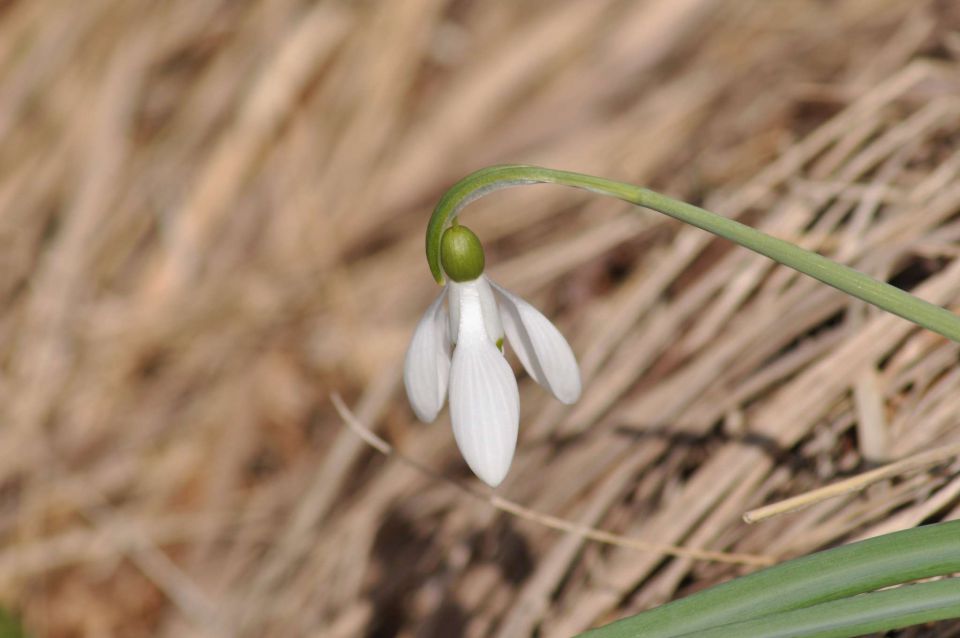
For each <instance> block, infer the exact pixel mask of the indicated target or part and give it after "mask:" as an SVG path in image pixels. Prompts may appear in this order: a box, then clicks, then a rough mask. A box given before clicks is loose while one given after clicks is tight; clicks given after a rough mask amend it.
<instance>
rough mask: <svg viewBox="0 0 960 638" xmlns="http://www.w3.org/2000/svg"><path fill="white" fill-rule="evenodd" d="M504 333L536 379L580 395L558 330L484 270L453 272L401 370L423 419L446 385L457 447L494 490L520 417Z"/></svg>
mask: <svg viewBox="0 0 960 638" xmlns="http://www.w3.org/2000/svg"><path fill="white" fill-rule="evenodd" d="M461 228H462V227H461ZM480 264H481V265H480V270H481V272H482V260H481V262H480ZM444 301H446V302H447V305H446V307H445V306H444ZM504 333H505V334H506V339H507V341H508V342H509V343H510V345H511V346H512V347H513V349H514V351H515V352H516V353H517V356H518V357H519V359H520V362H521V363H522V364H523V367H524V368H525V369H526V370H527V372H528V373H529V374H530V376H531V377H533V378H534V379H535V380H536V381H537V383H539V384H540V385H542V386H543V387H545V388H546V389H548V390H550V392H552V393H553V395H554V396H556V397H557V399H559V400H560V401H562V402H563V403H568V404H569V403H573V402H574V401H576V400H577V399H578V398H579V397H580V371H579V369H578V368H577V361H576V359H575V358H574V356H573V351H572V350H571V349H570V346H569V345H568V344H567V342H566V340H565V339H564V338H563V335H561V334H560V331H559V330H557V329H556V327H555V326H554V325H553V324H552V323H550V320H548V319H547V318H546V317H544V316H543V315H542V314H541V313H540V312H539V311H538V310H537V309H536V308H534V307H533V306H531V305H530V304H528V303H527V302H525V301H524V300H522V299H520V298H519V297H517V296H515V295H513V294H511V293H509V292H507V291H506V290H504V289H503V288H501V287H500V286H498V285H497V284H495V283H494V282H492V281H490V280H489V279H488V278H487V277H486V275H483V274H480V275H479V276H477V277H476V278H474V279H471V280H468V281H460V282H459V283H458V282H457V281H454V280H453V279H452V278H449V277H448V280H447V284H446V285H445V286H444V289H443V291H442V292H441V293H440V296H439V297H437V299H436V301H434V302H433V303H432V304H431V305H430V307H429V308H428V309H427V312H426V314H425V315H424V316H423V318H422V319H421V320H420V323H419V324H417V328H416V330H415V331H414V334H413V339H412V341H411V342H410V348H409V350H407V356H406V361H405V362H404V370H403V380H404V384H405V385H406V388H407V396H408V397H409V398H410V404H411V405H412V406H413V410H414V412H416V414H417V417H419V418H420V420H422V421H427V422H429V421H433V420H434V419H435V418H436V417H437V413H439V412H440V409H441V408H442V407H443V403H444V400H445V398H446V395H447V387H448V384H449V391H450V420H451V422H452V423H453V434H454V437H455V438H456V441H457V446H458V447H459V448H460V452H461V453H462V454H463V457H464V459H466V461H467V465H469V466H470V469H471V470H473V472H474V473H475V474H476V475H477V476H478V477H480V478H481V479H482V480H483V481H484V482H486V483H487V484H489V485H490V486H492V487H496V486H497V485H499V484H500V482H501V481H503V479H504V477H505V476H506V474H507V470H509V469H510V462H511V461H512V460H513V452H514V449H515V448H516V444H517V428H518V424H519V420H520V396H519V393H518V392H517V380H516V378H514V376H513V371H512V370H511V368H510V365H509V364H508V363H507V361H506V359H505V358H504V356H503V353H502V347H503V339H504ZM451 349H452V351H453V354H452V357H451Z"/></svg>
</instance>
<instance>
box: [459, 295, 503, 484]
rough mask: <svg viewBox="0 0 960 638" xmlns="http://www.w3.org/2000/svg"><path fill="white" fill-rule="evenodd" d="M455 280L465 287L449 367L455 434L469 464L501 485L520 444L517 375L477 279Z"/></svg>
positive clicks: (488, 479)
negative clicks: (495, 335)
mask: <svg viewBox="0 0 960 638" xmlns="http://www.w3.org/2000/svg"><path fill="white" fill-rule="evenodd" d="M454 285H456V286H459V287H460V290H459V295H458V296H459V299H460V326H459V336H458V338H457V347H456V350H454V353H453V366H452V367H451V369H450V420H451V422H452V423H453V435H454V438H455V439H456V440H457V446H458V447H459V448H460V452H461V453H462V454H463V458H464V459H465V460H466V461H467V465H469V466H470V469H471V470H473V472H474V473H475V474H476V475H477V476H479V477H480V478H481V479H482V480H483V481H484V482H485V483H487V484H488V485H490V486H491V487H496V486H497V485H499V484H500V483H501V482H502V481H503V479H504V477H506V475H507V470H509V469H510V463H511V462H512V461H513V452H514V450H515V449H516V446H517V429H518V426H519V423H520V395H519V393H518V392H517V380H516V378H514V376H513V371H512V370H511V369H510V365H509V364H507V361H506V359H504V358H503V355H502V354H501V353H500V351H499V350H497V347H496V346H495V345H494V343H493V342H492V341H491V340H490V337H489V336H488V335H487V328H486V326H485V325H484V318H483V310H482V305H481V301H480V291H479V289H478V286H477V285H476V282H467V283H463V284H454Z"/></svg>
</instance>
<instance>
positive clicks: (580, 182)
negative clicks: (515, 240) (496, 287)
mask: <svg viewBox="0 0 960 638" xmlns="http://www.w3.org/2000/svg"><path fill="white" fill-rule="evenodd" d="M537 183H549V184H560V185H563V186H573V187H576V188H582V189H585V190H588V191H591V192H594V193H599V194H601V195H607V196H609V197H616V198H617V199H622V200H624V201H626V202H630V203H631V204H636V205H637V206H643V207H645V208H650V209H652V210H655V211H658V212H660V213H663V214H665V215H669V216H670V217H673V218H674V219H678V220H680V221H682V222H686V223H688V224H692V225H694V226H696V227H698V228H702V229H703V230H706V231H709V232H711V233H713V234H715V235H718V236H720V237H723V238H725V239H729V240H730V241H733V242H736V243H737V244H740V245H741V246H743V247H745V248H749V249H750V250H753V251H755V252H758V253H760V254H761V255H766V256H767V257H770V258H771V259H773V260H775V261H778V262H780V263H781V264H784V265H786V266H789V267H791V268H793V269H795V270H797V271H799V272H802V273H804V274H805V275H809V276H811V277H813V278H815V279H818V280H820V281H822V282H823V283H825V284H828V285H830V286H833V287H834V288H837V289H838V290H842V291H843V292H845V293H847V294H849V295H852V296H854V297H856V298H857V299H862V300H863V301H866V302H867V303H870V304H873V305H874V306H877V307H878V308H882V309H883V310H886V311H887V312H891V313H893V314H895V315H898V316H900V317H903V318H904V319H907V320H908V321H912V322H913V323H916V324H918V325H920V326H923V327H924V328H927V329H928V330H932V331H933V332H936V333H937V334H941V335H943V336H944V337H947V338H948V339H952V340H953V341H957V342H960V317H957V316H956V315H954V314H953V313H952V312H950V311H949V310H946V309H944V308H941V307H940V306H937V305H934V304H932V303H929V302H926V301H924V300H922V299H919V298H918V297H914V296H913V295H911V294H910V293H907V292H904V291H903V290H900V289H899V288H896V287H894V286H891V285H890V284H887V283H884V282H881V281H877V280H876V279H873V278H872V277H868V276H867V275H865V274H863V273H861V272H859V271H857V270H854V269H852V268H850V267H848V266H844V265H842V264H838V263H836V262H834V261H832V260H830V259H827V258H826V257H824V256H822V255H818V254H817V253H814V252H811V251H809V250H804V249H803V248H800V247H799V246H795V245H794V244H791V243H790V242H787V241H783V240H782V239H777V238H776V237H771V236H770V235H766V234H764V233H761V232H760V231H758V230H755V229H753V228H750V227H749V226H745V225H743V224H741V223H739V222H737V221H734V220H732V219H728V218H726V217H722V216H720V215H717V214H716V213H711V212H709V211H706V210H704V209H702V208H698V207H697V206H693V205H692V204H686V203H684V202H681V201H677V200H675V199H671V198H670V197H667V196H666V195H661V194H660V193H656V192H654V191H651V190H649V189H647V188H642V187H640V186H633V185H631V184H624V183H622V182H616V181H613V180H608V179H603V178H601V177H593V176H590V175H583V174H581V173H571V172H568V171H557V170H552V169H549V168H540V167H537V166H523V165H505V166H492V167H490V168H485V169H481V170H479V171H476V172H475V173H471V174H470V175H468V176H467V177H465V178H463V179H462V180H460V181H459V182H457V183H456V184H454V185H453V186H452V187H451V188H450V190H448V191H447V192H446V193H445V194H444V195H443V197H442V198H441V199H440V202H439V203H438V204H437V207H436V208H435V209H434V211H433V216H432V217H431V218H430V223H429V224H428V225H427V238H426V242H427V246H426V249H427V262H428V263H429V265H430V272H431V273H433V277H434V279H436V280H437V283H443V270H442V269H441V267H440V237H441V236H442V235H443V231H444V229H445V228H446V227H447V225H448V224H450V223H452V222H453V220H454V219H455V218H456V216H457V214H458V213H459V212H460V210H461V209H462V208H463V207H464V206H466V205H467V204H469V203H470V202H472V201H474V200H476V199H479V198H480V197H482V196H484V195H486V194H487V193H490V192H492V191H495V190H500V189H502V188H508V187H510V186H519V185H523V184H537Z"/></svg>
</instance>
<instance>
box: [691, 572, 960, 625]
mask: <svg viewBox="0 0 960 638" xmlns="http://www.w3.org/2000/svg"><path fill="white" fill-rule="evenodd" d="M957 617H960V578H948V579H946V580H939V581H935V582H930V583H922V584H919V585H904V586H903V587H897V588H896V589H887V590H884V591H878V592H874V593H872V594H861V595H859V596H852V597H850V598H843V599H840V600H834V601H832V602H829V603H823V604H820V605H814V606H812V607H804V608H803V609H796V610H794V611H788V612H784V613H782V614H773V615H771V616H764V617H762V618H757V619H755V620H748V621H745V622H739V623H733V624H731V625H723V626H721V627H715V628H713V629H706V630H700V631H696V632H694V633H691V634H686V635H685V636H684V637H683V638H694V637H696V638H742V637H743V636H750V637H751V638H847V637H849V636H860V635H863V634H868V633H874V632H878V631H889V630H891V629H900V628H902V627H907V626H910V625H918V624H920V623H927V622H933V621H936V620H946V619H948V618H957Z"/></svg>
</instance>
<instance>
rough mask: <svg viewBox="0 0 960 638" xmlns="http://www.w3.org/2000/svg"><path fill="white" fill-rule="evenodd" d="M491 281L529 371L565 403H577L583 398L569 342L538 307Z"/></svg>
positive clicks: (505, 323) (512, 339) (509, 336)
mask: <svg viewBox="0 0 960 638" xmlns="http://www.w3.org/2000/svg"><path fill="white" fill-rule="evenodd" d="M490 284H491V285H492V286H493V289H494V291H495V292H496V293H497V296H498V299H497V301H498V302H499V306H500V318H501V319H502V320H503V327H504V329H505V331H506V333H507V340H508V341H509V342H510V346H511V347H512V348H513V349H514V350H515V351H516V353H517V357H519V359H520V362H521V363H522V364H523V367H524V368H525V369H526V371H527V373H529V375H530V376H531V377H533V378H534V380H535V381H536V382H537V383H539V384H540V385H542V386H543V387H545V388H547V389H548V390H550V392H552V393H553V395H554V396H555V397H557V398H558V399H559V400H560V401H562V402H563V403H568V404H569V403H574V402H575V401H576V400H577V399H579V398H580V369H579V368H578V367H577V359H576V357H574V356H573V350H571V349H570V344H568V343H567V340H566V339H564V338H563V335H562V334H560V331H559V330H557V328H556V326H554V325H553V324H552V323H551V322H550V320H549V319H547V318H546V317H544V316H543V315H542V314H541V313H540V311H539V310H537V309H536V308H534V307H533V306H531V305H530V304H528V303H527V302H526V301H524V300H523V299H521V298H520V297H517V296H516V295H514V294H512V293H510V292H507V291H506V290H505V289H504V288H503V287H501V286H499V285H497V284H496V283H494V282H492V281H491V282H490Z"/></svg>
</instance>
